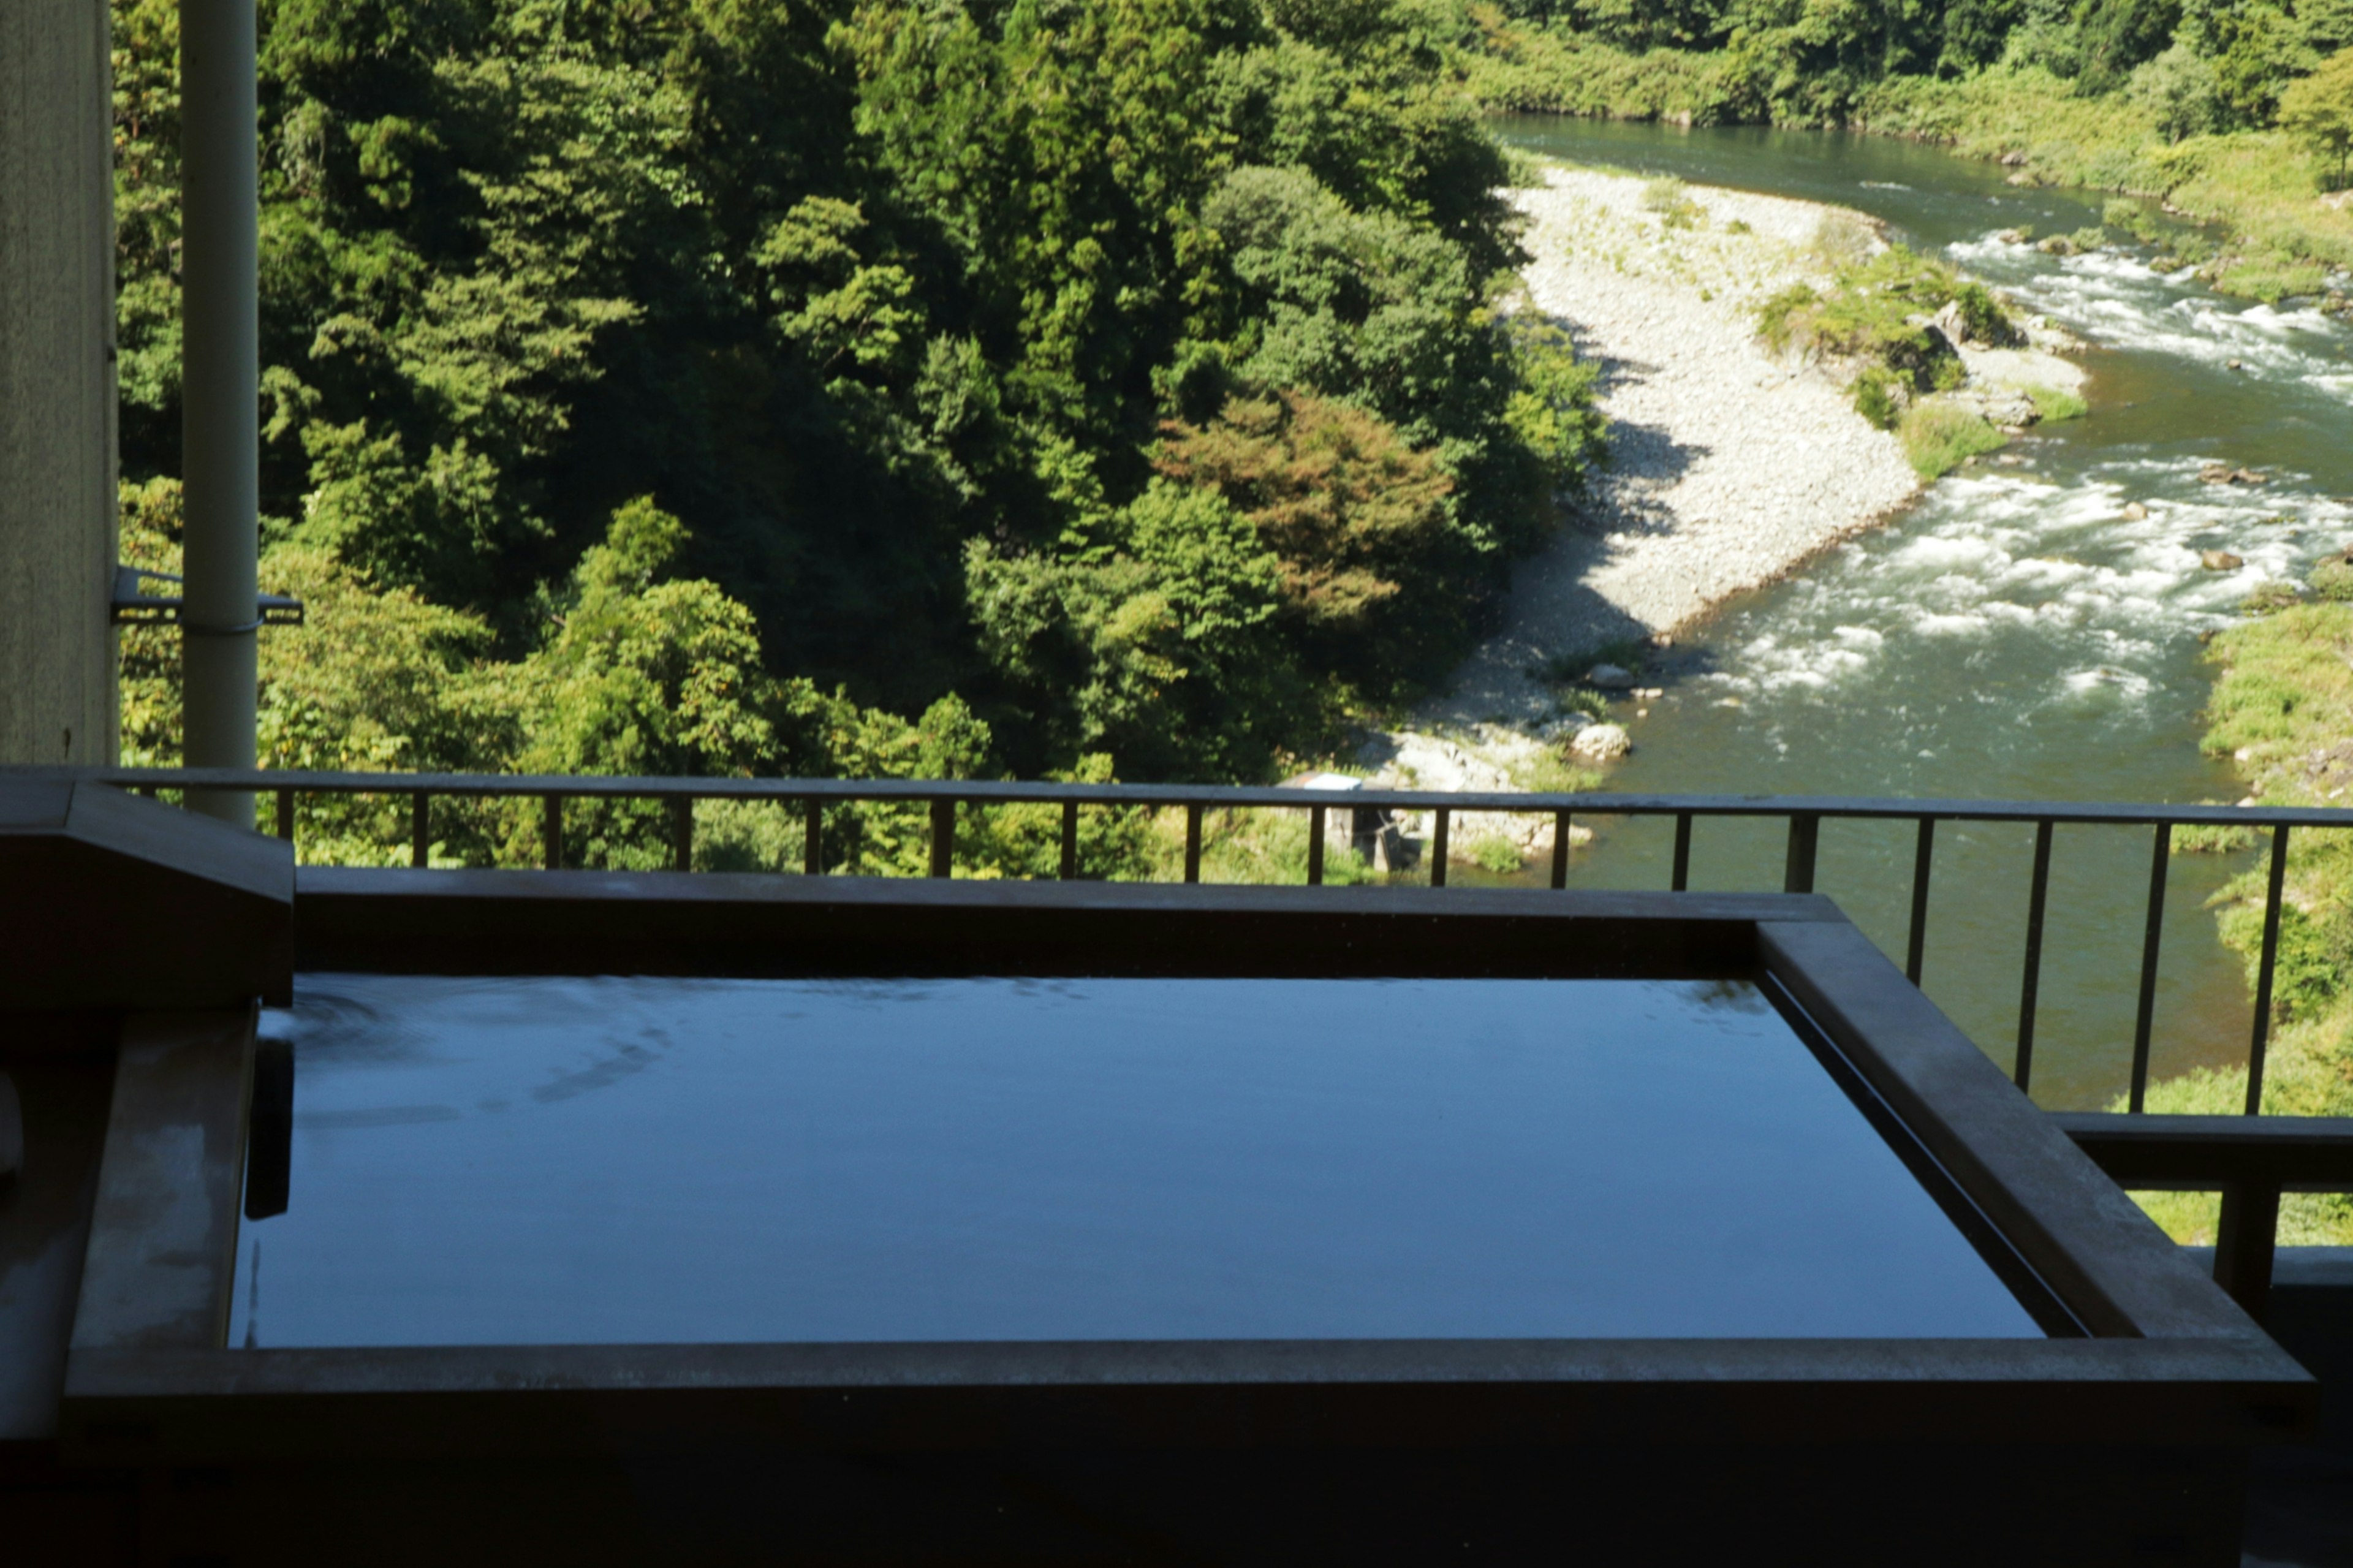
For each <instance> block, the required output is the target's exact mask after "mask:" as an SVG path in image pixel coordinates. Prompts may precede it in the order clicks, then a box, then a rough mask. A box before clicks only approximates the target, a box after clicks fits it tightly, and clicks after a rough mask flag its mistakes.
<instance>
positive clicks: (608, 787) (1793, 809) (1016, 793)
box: [5, 767, 2353, 827]
mask: <svg viewBox="0 0 2353 1568" xmlns="http://www.w3.org/2000/svg"><path fill="white" fill-rule="evenodd" d="M5 771H6V772H8V773H18V774H24V775H33V776H38V775H43V774H47V775H55V776H69V777H77V778H90V779H94V780H96V781H98V782H100V783H102V784H114V785H117V786H119V787H121V788H125V789H142V790H145V789H219V790H240V791H245V790H249V791H254V792H257V793H268V792H271V791H275V790H287V789H290V790H297V791H301V792H302V793H305V794H329V795H419V794H423V795H473V796H479V797H489V796H545V795H564V796H565V797H567V798H571V799H599V798H601V799H648V800H651V799H689V800H789V801H799V800H809V799H818V800H860V801H904V802H907V803H910V804H921V803H928V802H933V801H939V800H953V801H958V802H972V803H974V804H977V805H1060V804H1062V803H1065V802H1070V803H1075V804H1078V805H1163V806H1169V805H1205V806H1206V805H1223V806H1233V807H1278V808H1280V807H1289V808H1293V809H1298V808H1302V807H1305V806H1309V805H1317V804H1321V805H1326V806H1382V807H1388V808H1392V809H1402V810H1409V811H1430V810H1435V809H1438V808H1440V807H1445V808H1448V809H1451V810H1452V811H1454V812H1457V813H1461V812H1472V811H1492V812H1527V813H1541V812H1554V811H1567V812H1572V813H1574V814H1576V815H1577V816H1675V815H1680V814H1682V813H1685V812H1688V813H1690V814H1691V815H1693V816H1783V817H1786V816H1816V817H1836V818H1845V819H1874V818H1875V819H1883V820H1889V821H1905V822H1916V821H1918V820H1919V819H1920V818H1922V817H1935V818H1936V819H1937V820H1939V821H1946V822H2024V823H2042V822H2053V823H2090V824H2098V825H2104V826H2155V825H2157V824H2158V823H2168V824H2171V825H2173V826H2213V827H2272V826H2291V827H2353V807H2348V806H2274V805H2192V804H2189V803H2163V802H2110V801H2056V800H2036V801H2021V800H1966V799H1926V798H1911V797H1904V796H1890V795H1627V794H1616V793H1610V792H1606V791H1591V792H1582V793H1577V792H1570V793H1562V792H1553V791H1541V790H1530V791H1495V790H1428V789H1384V788H1373V787H1368V786H1360V787H1358V788H1356V789H1352V790H1326V789H1315V788H1311V787H1306V786H1301V785H1294V784H1060V783H1050V782H1042V781H1013V780H999V779H819V778H728V777H716V776H712V777H703V776H674V775H673V776H644V775H638V776H629V775H620V774H605V773H389V772H386V773H337V772H322V771H311V770H302V769H284V770H280V769H272V768H46V767H42V768H21V769H8V770H5Z"/></svg>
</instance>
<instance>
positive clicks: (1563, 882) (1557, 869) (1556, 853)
mask: <svg viewBox="0 0 2353 1568" xmlns="http://www.w3.org/2000/svg"><path fill="white" fill-rule="evenodd" d="M1552 885H1553V886H1554V887H1556V888H1566V887H1567V886H1568V813H1567V812H1565V811H1556V812H1554V813H1553V814H1552Z"/></svg>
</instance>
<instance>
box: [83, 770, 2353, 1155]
mask: <svg viewBox="0 0 2353 1568" xmlns="http://www.w3.org/2000/svg"><path fill="white" fill-rule="evenodd" d="M98 776H100V778H102V779H104V780H105V781H106V782H108V783H111V784H117V785H119V786H121V787H122V788H126V789H131V790H134V791H137V792H138V793H140V794H143V795H154V794H156V793H157V792H159V791H161V790H165V789H173V790H178V789H187V788H216V789H226V790H237V791H250V792H253V793H255V794H257V795H269V796H270V797H272V799H273V800H274V802H275V812H274V823H275V826H276V829H277V832H278V834H279V836H280V837H282V838H287V839H291V838H292V837H294V824H295V816H296V814H295V803H296V801H297V799H298V797H301V796H304V795H378V796H382V795H392V796H405V797H406V799H407V800H408V802H409V824H410V832H409V855H410V861H411V863H412V864H414V865H417V866H423V865H425V864H427V852H428V850H429V847H430V846H431V843H432V838H431V830H432V808H433V802H434V801H435V800H436V799H439V798H461V799H477V800H479V799H536V800H538V801H539V802H540V804H541V824H542V826H541V843H542V863H543V865H544V866H545V867H546V868H549V869H557V868H562V867H563V866H565V863H566V862H565V830H564V808H565V803H566V802H567V801H574V800H605V801H612V800H636V801H659V802H663V803H666V805H668V807H669V816H670V854H671V863H672V866H673V868H675V869H677V870H681V871H686V870H691V869H692V868H693V864H694V808H695V804H696V803H697V802H698V801H706V800H728V801H767V802H774V803H776V804H778V805H783V806H786V807H787V808H794V807H797V809H798V810H799V811H800V812H801V814H802V820H803V837H804V852H803V860H802V869H803V871H804V872H805V873H806V874H807V875H810V876H818V875H822V874H824V871H825V868H826V860H825V856H824V846H825V837H826V816H827V812H828V809H829V808H837V807H840V806H845V805H850V804H853V803H863V802H872V803H891V804H897V805H921V806H923V807H925V808H927V809H928V811H929V813H930V819H931V823H930V826H931V831H930V858H929V865H930V874H931V875H932V876H934V877H944V876H947V875H949V874H950V871H951V869H952V868H953V867H954V865H955V837H956V823H957V812H958V808H959V807H965V806H992V805H1058V806H1060V811H1061V857H1060V875H1061V876H1062V877H1063V878H1064V879H1071V878H1075V877H1077V876H1078V875H1079V874H1080V871H1079V852H1078V851H1079V813H1080V811H1081V810H1082V808H1084V807H1088V806H1098V807H1129V808H1135V807H1142V808H1147V809H1158V810H1182V811H1183V812H1184V814H1185V854H1184V880H1186V881H1187V882H1198V881H1199V880H1200V879H1201V845H1202V818H1203V814H1204V813H1205V812H1207V811H1208V810H1210V809H1212V808H1218V809H1252V808H1255V809H1261V810H1264V809H1274V810H1291V811H1300V812H1304V813H1305V814H1306V816H1307V817H1308V833H1307V867H1306V880H1307V882H1308V884H1309V885H1310V886H1314V885H1318V884H1320V883H1322V882H1323V880H1324V840H1325V833H1324V827H1325V823H1326V820H1327V816H1328V814H1329V813H1330V812H1332V811H1334V810H1342V811H1356V810H1360V809H1361V810H1374V811H1411V812H1425V813H1428V814H1430V819H1431V829H1430V844H1429V854H1428V856H1427V862H1428V865H1429V868H1430V870H1429V877H1430V886H1432V887H1444V886H1445V885H1446V880H1447V860H1448V837H1449V828H1450V826H1451V823H1452V821H1453V819H1454V818H1456V817H1458V816H1461V815H1463V814H1465V813H1470V812H1479V813H1493V814H1497V815H1509V816H1536V817H1549V818H1550V819H1551V821H1552V826H1553V837H1552V846H1553V847H1552V865H1551V885H1552V886H1553V887H1555V888H1565V887H1567V883H1568V868H1569V843H1570V833H1569V828H1570V825H1571V823H1572V821H1573V820H1574V819H1575V818H1576V817H1577V816H1609V817H1666V818H1672V821H1673V823H1674V850H1673V858H1672V868H1671V871H1670V876H1669V885H1670V887H1671V888H1672V889H1673V890H1674V891H1677V892H1681V891H1683V890H1684V889H1686V888H1688V887H1689V885H1690V880H1691V851H1692V825H1693V824H1694V822H1695V821H1697V820H1698V819H1699V818H1702V817H1746V818H1765V819H1774V820H1778V821H1781V822H1783V823H1785V824H1786V825H1787V833H1788V853H1787V856H1786V859H1785V862H1784V867H1783V872H1782V879H1781V886H1782V890H1784V891H1786V892H1792V893H1809V892H1811V891H1813V890H1814V867H1815V860H1816V855H1817V851H1818V848H1819V847H1820V839H1821V826H1822V824H1823V823H1824V822H1829V821H1905V822H1910V823H1912V824H1914V827H1915V849H1914V857H1913V866H1912V879H1911V914H1910V920H1909V922H1908V925H1907V928H1906V932H1905V974H1906V975H1907V976H1908V977H1909V978H1910V979H1911V980H1912V982H1913V983H1914V984H1918V983H1919V980H1920V972H1921V963H1922V957H1923V954H1924V952H1925V951H1926V940H1927V925H1928V892H1929V885H1930V880H1931V872H1932V865H1933V858H1934V855H1933V852H1934V849H1935V845H1936V826H1937V824H1939V823H1959V822H2004V823H2020V824H2031V825H2032V826H2033V827H2034V861H2033V871H2032V874H2031V877H2030V879H2029V880H2028V884H2027V890H2026V905H2025V910H2024V917H2025V933H2026V941H2025V951H2024V957H2023V960H2022V963H2021V969H2020V975H2019V1010H2018V1031H2017V1037H2016V1042H2015V1049H2014V1052H2013V1056H2012V1064H2013V1065H2012V1069H2011V1072H2012V1077H2013V1079H2015V1080H2016V1082H2017V1084H2018V1086H2019V1088H2021V1089H2027V1088H2029V1087H2030V1085H2031V1080H2032V1077H2033V1070H2034V1033H2035V1014H2036V1003H2037V994H2038V991H2039V989H2040V985H2041V981H2042V949H2043V931H2044V926H2045V922H2046V920H2047V917H2048V914H2049V904H2050V889H2051V847H2052V834H2053V832H2054V830H2055V829H2056V828H2057V827H2058V826H2060V825H2062V824H2070V825H2074V824H2081V825H2091V826H2102V827H2108V828H2115V829H2118V830H2123V829H2128V828H2133V827H2140V828H2144V829H2147V830H2148V831H2149V833H2150V835H2151V842H2150V856H2149V876H2148V889H2147V901H2146V905H2145V910H2144V912H2145V925H2144V931H2145V935H2144V939H2143V942H2142V947H2141V961H2140V971H2139V995H2138V1006H2137V1013H2136V1016H2135V1021H2134V1026H2133V1050H2132V1071H2131V1079H2130V1087H2129V1089H2128V1101H2127V1102H2128V1109H2129V1110H2131V1111H2133V1112H2138V1111H2140V1110H2142V1109H2143V1108H2144V1105H2145V1102H2146V1100H2147V1089H2148V1073H2149V1038H2150V1033H2151V1029H2152V1026H2153V1025H2154V1022H2155V1018H2156V1011H2157V980H2158V956H2159V949H2160V946H2161V937H2162V930H2163V924H2164V917H2165V891H2166V868H2167V864H2168V857H2169V855H2170V852H2171V843H2172V835H2173V830H2174V829H2175V828H2177V827H2181V826H2222V827H2235V828H2241V829H2267V830H2268V837H2269V845H2268V856H2267V867H2268V875H2267V877H2266V879H2265V887H2264V894H2263V940H2262V948H2261V951H2260V954H2259V958H2258V962H2257V966H2256V979H2255V996H2254V1008H2253V1025H2252V1029H2251V1034H2250V1037H2249V1041H2248V1047H2247V1100H2246V1108H2247V1111H2248V1113H2249V1114H2250V1115H2252V1114H2253V1113H2254V1112H2255V1111H2256V1110H2258V1109H2259V1108H2260V1106H2261V1104H2262V1101H2263V1058H2264V1052H2265V1047H2266V1046H2267V1045H2268V1043H2269V1039H2270V1032H2271V1015H2272V987H2273V982H2274V976H2275V974H2276V973H2277V969H2278V961H2279V931H2280V910H2281V907H2282V902H2283V891H2284V879H2285V877H2286V872H2287V845H2288V836H2289V834H2290V832H2291V831H2292V830H2294V829H2297V828H2353V810H2341V809H2334V808H2322V807H2293V806H2212V805H2109V804H2078V803H2069V802H2061V801H1984V800H1902V799H1888V798H1878V797H1867V796H1852V795H1602V794H1586V795H1546V794H1519V793H1504V794H1486V793H1472V792H1467V791H1463V792H1448V791H1433V790H1408V789H1370V788H1359V789H1354V790H1349V791H1347V792H1345V794H1342V793H1340V792H1337V791H1324V790H1314V789H1301V788H1297V787H1292V786H1277V787H1250V786H1230V785H1229V786H1219V785H1207V784H1025V783H1000V782H994V781H984V780H955V781H935V780H910V779H746V778H606V777H590V776H554V775H543V776H533V775H521V774H488V773H294V772H275V771H267V770H260V769H250V770H244V769H120V770H114V771H111V772H105V773H100V774H99V775H98Z"/></svg>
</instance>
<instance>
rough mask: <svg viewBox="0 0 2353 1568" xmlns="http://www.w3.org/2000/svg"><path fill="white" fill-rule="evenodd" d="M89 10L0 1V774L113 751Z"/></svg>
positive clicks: (96, 70)
mask: <svg viewBox="0 0 2353 1568" xmlns="http://www.w3.org/2000/svg"><path fill="white" fill-rule="evenodd" d="M110 83H111V76H110V71H109V62H108V29H107V5H106V0H0V764H5V763H84V764H88V763H111V762H113V761H114V759H115V747H116V742H117V734H118V717H117V712H116V702H115V681H114V674H115V671H114V662H115V655H114V636H113V633H112V631H111V628H110V627H109V626H108V624H107V605H108V602H109V600H110V599H111V596H112V577H113V571H114V548H115V526H116V524H115V501H114V472H115V442H114V431H115V424H114V420H115V389H114V216H113V174H112V159H113V129H112V121H111V85H110Z"/></svg>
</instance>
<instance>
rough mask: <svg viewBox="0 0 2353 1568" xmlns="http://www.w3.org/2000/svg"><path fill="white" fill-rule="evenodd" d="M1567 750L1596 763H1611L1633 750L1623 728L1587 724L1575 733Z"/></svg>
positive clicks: (1631, 743) (1610, 725) (1615, 725)
mask: <svg viewBox="0 0 2353 1568" xmlns="http://www.w3.org/2000/svg"><path fill="white" fill-rule="evenodd" d="M1568 749H1569V750H1570V751H1572V752H1576V753H1577V755H1578V756H1580V757H1590V758H1592V759H1593V760H1594V761H1595V762H1597V763H1607V762H1613V761H1615V760H1616V759H1618V758H1620V757H1622V756H1624V755H1625V754H1626V753H1627V752H1630V751H1632V750H1633V749H1634V742H1632V741H1630V740H1629V739H1628V738H1627V735H1626V731H1625V729H1624V728H1623V726H1620V725H1617V724H1588V725H1587V726H1586V727H1585V728H1584V729H1582V730H1579V731H1577V738H1576V739H1575V740H1573V741H1571V742H1569V743H1568Z"/></svg>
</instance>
